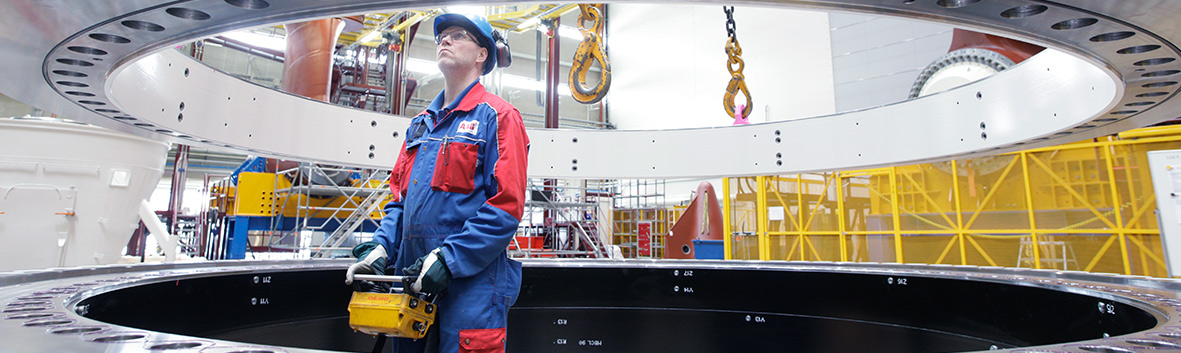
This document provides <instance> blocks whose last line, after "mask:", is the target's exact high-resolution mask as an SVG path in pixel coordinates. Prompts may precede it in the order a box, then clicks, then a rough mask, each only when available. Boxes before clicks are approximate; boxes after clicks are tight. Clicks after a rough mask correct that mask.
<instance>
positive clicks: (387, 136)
mask: <svg viewBox="0 0 1181 353" xmlns="http://www.w3.org/2000/svg"><path fill="white" fill-rule="evenodd" d="M6 2H7V3H9V6H7V8H10V9H14V10H13V11H6V12H4V13H3V14H0V27H3V28H4V29H5V31H6V32H7V33H22V35H21V36H6V37H4V38H0V53H2V54H3V56H4V57H5V58H6V60H5V62H4V63H0V72H2V73H3V75H4V76H5V77H6V78H7V79H6V80H4V81H3V82H0V92H3V93H4V94H7V95H9V96H12V97H15V98H17V99H19V100H21V101H24V102H27V103H30V104H33V105H36V106H38V107H40V108H42V109H47V110H50V111H56V112H59V113H61V114H62V115H64V116H70V117H77V118H80V119H82V120H85V121H88V122H93V123H96V124H100V125H103V126H106V127H111V128H115V129H118V130H122V131H126V132H132V133H136V134H139V135H144V136H156V137H157V138H164V139H169V140H172V141H177V142H183V143H187V144H196V145H208V146H224V147H229V148H234V149H238V150H242V151H245V152H248V153H252V154H262V155H270V156H278V157H289V158H296V157H298V158H303V159H310V160H315V161H319V162H327V163H334V164H342V165H357V166H370V167H382V168H384V167H388V166H390V165H393V162H394V160H395V158H396V155H397V153H396V151H397V150H398V148H399V146H401V142H402V139H403V138H404V136H400V135H401V134H400V133H401V131H403V129H404V128H405V126H406V124H407V119H405V118H404V117H391V116H386V115H381V114H376V113H370V112H364V111H358V110H352V109H348V108H343V107H338V106H331V105H328V104H325V103H320V102H316V101H312V100H308V99H304V98H300V97H295V96H292V95H287V94H284V93H280V92H277V91H273V90H269V89H266V88H263V87H260V86H255V85H252V84H249V83H246V82H244V81H241V80H237V79H235V78H232V77H229V76H228V75H225V74H224V73H221V72H218V71H217V70H215V69H212V68H209V67H207V66H205V65H203V64H201V63H199V62H197V61H194V60H192V59H191V58H188V57H186V56H184V55H182V54H180V53H179V52H177V51H175V50H164V49H167V48H170V47H171V46H173V45H175V44H177V43H183V42H186V41H191V40H195V39H198V38H201V37H204V36H209V35H214V34H216V33H220V32H223V31H228V30H232V29H241V28H246V27H252V26H260V25H269V24H276V23H283V22H290V21H296V20H306V19H311V18H323V17H329V16H340V15H347V14H355V13H363V12H369V11H375V10H379V9H380V10H388V9H398V8H413V7H431V6H436V4H435V3H434V2H431V1H369V0H341V1H331V2H324V1H318V0H283V1H277V0H190V1H161V0H127V1H108V2H88V3H87V4H86V5H79V4H77V3H75V2H70V1H66V0H51V1H37V2H28V1H16V0H8V1H6ZM468 3H471V4H495V3H499V2H498V1H469V2H468ZM685 3H694V4H698V3H712V1H686V2H685ZM744 4H747V5H751V6H767V7H798V8H807V9H818V10H830V11H849V12H861V13H872V14H880V15H887V16H896V17H903V18H912V19H917V20H922V21H933V22H940V23H946V24H952V25H956V26H959V27H965V28H969V29H973V30H976V31H980V32H985V33H990V34H997V35H1002V36H1006V37H1011V38H1015V39H1019V40H1023V41H1026V42H1029V43H1034V44H1037V45H1042V46H1046V47H1048V48H1050V49H1049V50H1046V51H1045V52H1043V53H1041V54H1039V55H1037V56H1035V57H1033V58H1031V59H1030V60H1029V61H1027V62H1025V63H1023V64H1022V65H1017V66H1016V67H1014V68H1011V69H1009V70H1005V71H1004V72H1002V73H1000V74H998V75H994V76H993V77H990V78H988V79H985V80H981V81H979V82H976V83H973V84H970V85H966V86H963V87H960V88H958V89H955V90H951V91H948V92H944V93H941V94H936V95H932V96H930V97H925V98H922V99H916V100H912V101H907V102H901V103H897V104H891V105H887V106H883V107H878V108H874V109H869V110H863V111H854V112H847V113H843V114H836V115H831V116H822V117H812V118H806V119H799V120H793V121H785V122H774V123H766V124H757V125H749V126H739V127H727V128H715V129H687V130H659V131H574V130H531V131H530V132H529V133H530V137H531V140H532V142H533V148H532V150H531V156H530V158H531V161H530V162H531V163H530V171H529V172H530V174H531V175H532V176H536V177H582V178H590V177H682V176H724V175H765V174H776V173H788V172H804V171H820V170H834V169H850V168H860V167H870V166H877V165H887V164H896V163H913V162H924V161H934V160H941V159H948V158H969V157H975V156H981V155H987V154H995V153H999V152H1005V151H1013V150H1017V149H1019V148H1030V147H1039V146H1047V145H1051V144H1057V143H1063V142H1069V141H1074V140H1079V139H1083V138H1091V137H1096V136H1101V135H1106V134H1111V133H1115V132H1118V131H1122V130H1126V129H1130V128H1135V127H1140V126H1144V125H1147V124H1151V123H1155V122H1159V121H1163V120H1167V119H1172V118H1175V117H1176V116H1177V113H1178V112H1179V111H1181V103H1179V102H1176V101H1175V100H1173V99H1172V98H1173V97H1174V96H1175V95H1176V93H1177V88H1178V87H1179V86H1178V81H1181V75H1178V73H1181V62H1178V61H1177V60H1176V59H1177V58H1178V56H1179V54H1178V49H1177V47H1176V45H1174V42H1175V41H1176V40H1177V39H1178V38H1181V27H1179V26H1178V25H1176V24H1175V23H1174V21H1172V16H1171V14H1175V13H1178V12H1181V3H1178V2H1175V1H1169V0H1146V1H1138V2H1135V3H1120V4H1119V5H1118V6H1115V5H1112V3H1111V2H1110V1H1105V0H1078V1H1070V2H1050V1H1030V0H989V1H981V0H913V1H894V2H881V1H870V0H828V1H791V0H781V1H776V0H765V1H758V0H755V1H747V2H744ZM28 29H33V30H31V31H30V30H28ZM620 35H625V34H620ZM788 79H789V78H788ZM980 97H984V98H980ZM653 103H654V104H659V103H662V102H653ZM663 103H671V102H663ZM981 122H987V124H988V126H989V127H990V128H989V131H988V138H987V139H984V138H981V137H980V135H981V134H980V132H979V129H978V128H977V126H978V125H979V124H980V123H981ZM325 135H328V136H348V138H343V139H335V138H331V139H325V138H322V136H325ZM834 138H840V139H843V140H844V141H848V143H842V144H835V145H834V144H832V143H831V142H832V140H833V139H834ZM291 141H299V143H291ZM703 141H718V142H724V143H729V142H733V143H742V144H743V145H745V146H749V147H750V151H752V152H751V153H741V154H735V153H727V152H726V151H723V149H719V148H717V147H715V146H714V145H713V144H709V143H702V142H703ZM371 146H372V147H371ZM815 146H826V148H815ZM370 150H372V151H373V153H372V154H370V153H364V152H368V151H370ZM793 150H794V151H807V154H797V155H793V156H791V158H789V159H787V160H786V161H782V162H781V163H777V162H779V161H781V158H776V155H777V154H780V155H781V153H782V152H785V151H793ZM613 151H614V152H618V153H612V152H613ZM634 151H646V152H648V153H645V154H644V155H648V156H654V158H648V159H645V158H639V157H634V156H637V154H635V153H634ZM353 152H357V153H353ZM623 153H627V155H629V156H633V157H634V158H625V159H620V158H617V157H616V155H617V154H620V155H622V154H623ZM675 156H691V158H690V157H675ZM571 160H578V161H579V163H578V165H577V166H576V168H575V166H573V165H570V161H571Z"/></svg>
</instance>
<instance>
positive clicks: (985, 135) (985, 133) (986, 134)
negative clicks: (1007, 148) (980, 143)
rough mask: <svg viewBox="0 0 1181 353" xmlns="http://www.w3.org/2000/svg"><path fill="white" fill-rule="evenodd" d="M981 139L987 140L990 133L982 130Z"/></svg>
mask: <svg viewBox="0 0 1181 353" xmlns="http://www.w3.org/2000/svg"><path fill="white" fill-rule="evenodd" d="M980 139H981V140H987V139H988V133H987V132H981V133H980Z"/></svg>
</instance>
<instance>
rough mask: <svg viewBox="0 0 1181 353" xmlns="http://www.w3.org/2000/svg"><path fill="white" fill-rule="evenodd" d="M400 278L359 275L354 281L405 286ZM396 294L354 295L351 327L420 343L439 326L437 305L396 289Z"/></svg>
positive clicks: (350, 311)
mask: <svg viewBox="0 0 1181 353" xmlns="http://www.w3.org/2000/svg"><path fill="white" fill-rule="evenodd" d="M403 278H405V277H400V276H371V275H357V276H355V277H354V280H360V281H375V282H395V283H401V282H402V280H403ZM394 289H395V293H368V292H353V298H352V299H351V300H349V326H350V327H352V328H353V330H356V331H361V332H364V333H367V334H370V335H375V336H379V337H381V335H385V336H390V337H406V338H412V339H419V338H422V336H424V335H426V330H427V329H428V328H430V327H431V324H433V323H434V322H435V311H436V308H435V304H433V303H430V302H428V301H427V300H425V297H424V296H423V295H422V294H410V293H407V292H406V291H405V290H404V289H401V288H398V287H394Z"/></svg>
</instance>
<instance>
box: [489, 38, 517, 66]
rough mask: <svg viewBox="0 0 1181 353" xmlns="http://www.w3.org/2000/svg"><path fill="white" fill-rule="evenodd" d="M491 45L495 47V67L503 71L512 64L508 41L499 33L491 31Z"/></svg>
mask: <svg viewBox="0 0 1181 353" xmlns="http://www.w3.org/2000/svg"><path fill="white" fill-rule="evenodd" d="M492 45H493V46H495V47H496V67H499V68H502V69H503V68H506V67H509V65H512V64H513V53H512V52H511V51H509V46H508V39H507V38H505V37H504V36H503V35H501V34H500V32H497V31H492Z"/></svg>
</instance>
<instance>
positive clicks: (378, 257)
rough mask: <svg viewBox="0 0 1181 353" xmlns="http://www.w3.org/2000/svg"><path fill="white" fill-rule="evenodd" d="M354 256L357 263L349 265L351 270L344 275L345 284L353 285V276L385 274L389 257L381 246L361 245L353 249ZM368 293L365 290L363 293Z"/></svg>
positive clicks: (366, 243)
mask: <svg viewBox="0 0 1181 353" xmlns="http://www.w3.org/2000/svg"><path fill="white" fill-rule="evenodd" d="M353 256H356V257H357V263H354V264H352V265H349V270H348V271H346V272H345V273H344V284H353V276H354V275H357V274H374V275H384V274H385V263H386V260H387V258H388V255H386V252H385V247H384V246H381V244H379V243H377V242H372V241H370V242H364V243H361V244H360V245H357V246H355V247H353ZM362 282H368V281H362ZM367 291H368V290H363V291H362V292H367Z"/></svg>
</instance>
